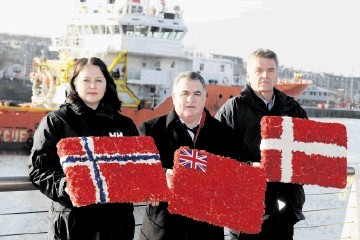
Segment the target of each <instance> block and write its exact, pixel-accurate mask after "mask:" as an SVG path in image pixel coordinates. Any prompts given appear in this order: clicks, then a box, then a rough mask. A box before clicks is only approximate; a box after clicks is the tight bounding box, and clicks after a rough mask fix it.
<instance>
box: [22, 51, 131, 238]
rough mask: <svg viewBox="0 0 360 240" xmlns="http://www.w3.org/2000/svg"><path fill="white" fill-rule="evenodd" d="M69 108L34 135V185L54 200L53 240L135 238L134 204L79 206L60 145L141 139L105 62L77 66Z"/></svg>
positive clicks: (89, 61) (64, 107)
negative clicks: (69, 189)
mask: <svg viewBox="0 0 360 240" xmlns="http://www.w3.org/2000/svg"><path fill="white" fill-rule="evenodd" d="M70 86H71V90H70V93H69V95H68V97H67V99H66V103H65V104H64V105H62V106H60V108H59V109H58V110H56V111H54V112H50V113H49V114H47V116H46V117H44V119H42V121H41V122H40V125H39V127H38V128H37V130H36V132H35V135H34V145H33V147H32V150H31V154H30V159H29V162H30V163H29V167H30V174H29V175H30V179H31V181H32V182H33V184H34V185H35V186H36V187H37V188H38V189H39V190H40V191H41V192H42V193H43V194H45V195H46V196H47V197H49V198H50V199H52V204H51V208H50V213H49V215H50V220H51V224H50V226H49V232H48V238H49V239H106V240H107V239H121V240H122V239H126V240H127V239H133V237H134V229H135V221H134V215H133V205H132V204H131V203H112V204H94V205H89V206H84V207H73V205H72V203H71V201H70V197H69V195H68V194H67V193H66V191H65V188H66V179H65V174H64V172H63V170H62V168H61V165H60V160H59V157H58V155H57V149H56V144H57V143H58V142H59V141H60V140H61V139H62V138H67V137H80V136H110V135H113V136H114V135H115V136H119V135H120V136H137V135H138V131H137V129H136V126H135V124H134V122H133V121H132V120H131V119H130V118H128V117H125V116H123V115H121V114H119V110H120V101H119V99H118V96H117V92H116V85H115V83H114V80H113V79H112V78H111V76H110V74H109V72H108V70H107V67H106V65H105V63H104V62H103V61H102V60H100V59H99V58H89V59H87V58H82V59H79V60H78V61H77V62H76V63H75V67H74V73H73V77H72V78H71V81H70Z"/></svg>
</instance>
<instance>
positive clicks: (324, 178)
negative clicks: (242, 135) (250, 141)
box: [260, 116, 347, 188]
mask: <svg viewBox="0 0 360 240" xmlns="http://www.w3.org/2000/svg"><path fill="white" fill-rule="evenodd" d="M261 136H262V140H261V145H260V149H261V167H262V168H264V169H265V171H266V176H267V179H268V181H271V182H285V183H289V182H291V183H299V184H312V185H319V186H322V187H336V188H344V187H345V186H346V177H347V132H346V127H345V126H344V125H343V124H340V123H328V122H319V121H314V120H308V119H300V118H291V117H276V116H265V117H263V118H262V120H261Z"/></svg>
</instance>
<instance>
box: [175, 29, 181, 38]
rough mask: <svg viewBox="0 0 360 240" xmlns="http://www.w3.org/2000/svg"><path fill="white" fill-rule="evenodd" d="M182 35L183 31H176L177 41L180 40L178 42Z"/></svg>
mask: <svg viewBox="0 0 360 240" xmlns="http://www.w3.org/2000/svg"><path fill="white" fill-rule="evenodd" d="M182 34H183V31H181V30H175V39H178V40H179V39H181V37H182Z"/></svg>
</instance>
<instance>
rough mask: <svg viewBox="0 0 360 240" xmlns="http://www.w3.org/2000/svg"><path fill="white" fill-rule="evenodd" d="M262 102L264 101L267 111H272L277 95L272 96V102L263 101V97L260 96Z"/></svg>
mask: <svg viewBox="0 0 360 240" xmlns="http://www.w3.org/2000/svg"><path fill="white" fill-rule="evenodd" d="M258 97H259V98H260V99H261V100H263V102H264V103H265V105H266V107H267V109H268V110H269V111H270V110H271V109H272V107H273V106H274V104H275V94H273V95H272V98H271V102H266V100H265V99H263V98H262V97H260V96H258Z"/></svg>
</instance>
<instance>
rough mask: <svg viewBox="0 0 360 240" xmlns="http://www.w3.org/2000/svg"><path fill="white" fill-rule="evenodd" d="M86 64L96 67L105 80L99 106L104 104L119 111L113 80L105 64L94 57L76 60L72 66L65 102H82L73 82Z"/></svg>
mask: <svg viewBox="0 0 360 240" xmlns="http://www.w3.org/2000/svg"><path fill="white" fill-rule="evenodd" d="M88 64H90V65H95V66H98V67H99V68H100V70H101V72H102V73H103V75H104V77H105V79H106V90H105V94H104V97H103V98H102V99H101V101H100V104H105V105H107V106H108V107H110V106H111V107H112V108H114V110H117V111H119V110H120V107H121V102H120V100H119V97H118V95H117V91H116V84H115V82H114V79H113V78H112V77H111V75H110V73H109V71H108V69H107V66H106V64H105V63H104V62H103V61H102V60H101V59H100V58H96V57H91V58H80V59H78V60H76V62H75V65H74V72H73V76H72V78H71V80H70V92H69V95H68V96H67V98H66V102H68V103H77V102H82V100H81V98H80V96H79V94H78V93H77V91H76V89H75V80H76V78H77V76H78V75H79V73H80V72H81V71H82V70H83V69H84V67H85V66H86V65H88Z"/></svg>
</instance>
